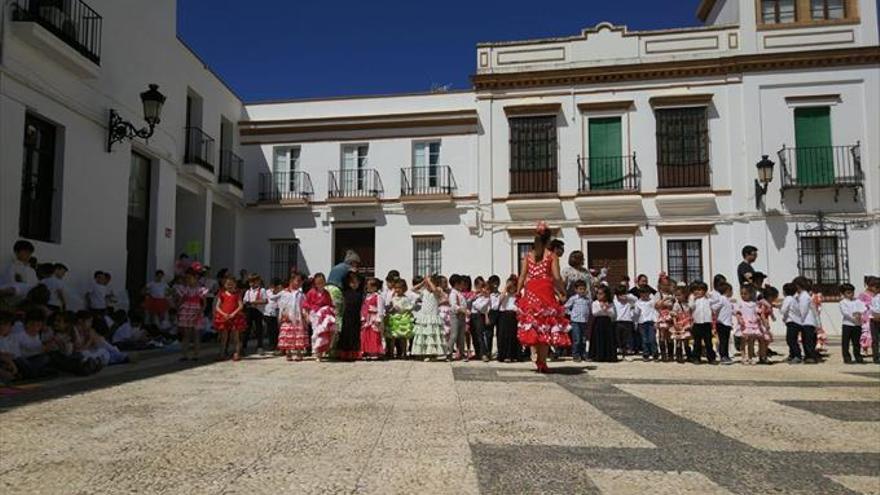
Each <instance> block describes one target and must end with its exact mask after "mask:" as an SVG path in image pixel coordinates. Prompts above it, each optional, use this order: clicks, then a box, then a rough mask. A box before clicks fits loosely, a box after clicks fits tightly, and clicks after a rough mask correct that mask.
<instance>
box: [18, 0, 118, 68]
mask: <svg viewBox="0 0 880 495" xmlns="http://www.w3.org/2000/svg"><path fill="white" fill-rule="evenodd" d="M12 6H13V7H12V20H13V21H14V22H13V26H12V28H13V31H14V32H15V34H16V35H18V36H20V37H21V38H23V39H24V40H26V41H27V42H28V43H30V44H32V45H34V46H36V47H38V48H40V49H41V50H43V51H44V52H45V53H46V54H48V55H49V56H50V57H51V58H52V59H54V60H55V61H57V62H59V63H61V64H62V65H64V66H65V67H67V68H68V69H70V70H72V71H74V72H76V73H77V74H79V75H81V76H83V77H88V78H95V77H97V76H98V74H99V67H98V66H99V65H100V63H101V29H102V23H103V19H102V18H101V16H100V15H98V13H97V12H95V11H94V10H92V8H91V7H89V6H88V5H86V4H85V3H84V2H82V1H80V0H14V1H13V2H12Z"/></svg>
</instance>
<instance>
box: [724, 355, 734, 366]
mask: <svg viewBox="0 0 880 495" xmlns="http://www.w3.org/2000/svg"><path fill="white" fill-rule="evenodd" d="M721 364H723V365H725V366H727V365H731V364H733V359H730V358H729V357H726V358H721Z"/></svg>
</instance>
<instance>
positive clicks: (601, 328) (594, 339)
mask: <svg viewBox="0 0 880 495" xmlns="http://www.w3.org/2000/svg"><path fill="white" fill-rule="evenodd" d="M592 310H593V311H592V313H593V315H592V322H593V323H592V331H591V332H590V351H589V352H588V353H587V357H588V358H589V359H590V360H591V361H596V362H600V363H613V362H616V361H617V340H616V339H615V337H614V320H615V310H614V301H613V300H612V299H611V289H610V288H609V287H607V286H602V287H599V289H598V290H597V291H596V300H595V301H593V307H592Z"/></svg>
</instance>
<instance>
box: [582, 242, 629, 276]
mask: <svg viewBox="0 0 880 495" xmlns="http://www.w3.org/2000/svg"><path fill="white" fill-rule="evenodd" d="M627 252H628V247H627V242H626V241H587V266H588V267H589V268H595V269H597V270H600V269H602V268H603V267H608V276H607V278H606V280H607V281H608V285H610V286H611V287H614V286H616V285H617V284H618V283H620V280H621V279H622V278H623V276H624V275H627V270H628V267H629V260H628V259H627Z"/></svg>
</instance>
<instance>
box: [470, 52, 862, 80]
mask: <svg viewBox="0 0 880 495" xmlns="http://www.w3.org/2000/svg"><path fill="white" fill-rule="evenodd" d="M878 63H880V46H868V47H859V48H841V49H834V50H810V51H800V52H785V53H760V54H750V55H735V56H731V57H720V58H711V59H699V60H676V61H668V62H648V63H641V64H621V65H603V66H596V67H581V68H572V69H553V70H541V71H528V72H511V73H497V74H477V75H474V76H471V80H472V82H473V85H474V89H475V90H477V91H491V90H497V89H517V88H533V87H542V86H571V85H584V84H598V83H603V84H607V83H615V82H630V81H641V80H651V79H679V78H688V77H708V76H726V75H731V74H742V73H748V72H766V71H773V70H794V69H810V68H821V67H840V66H854V65H871V64H878Z"/></svg>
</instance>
